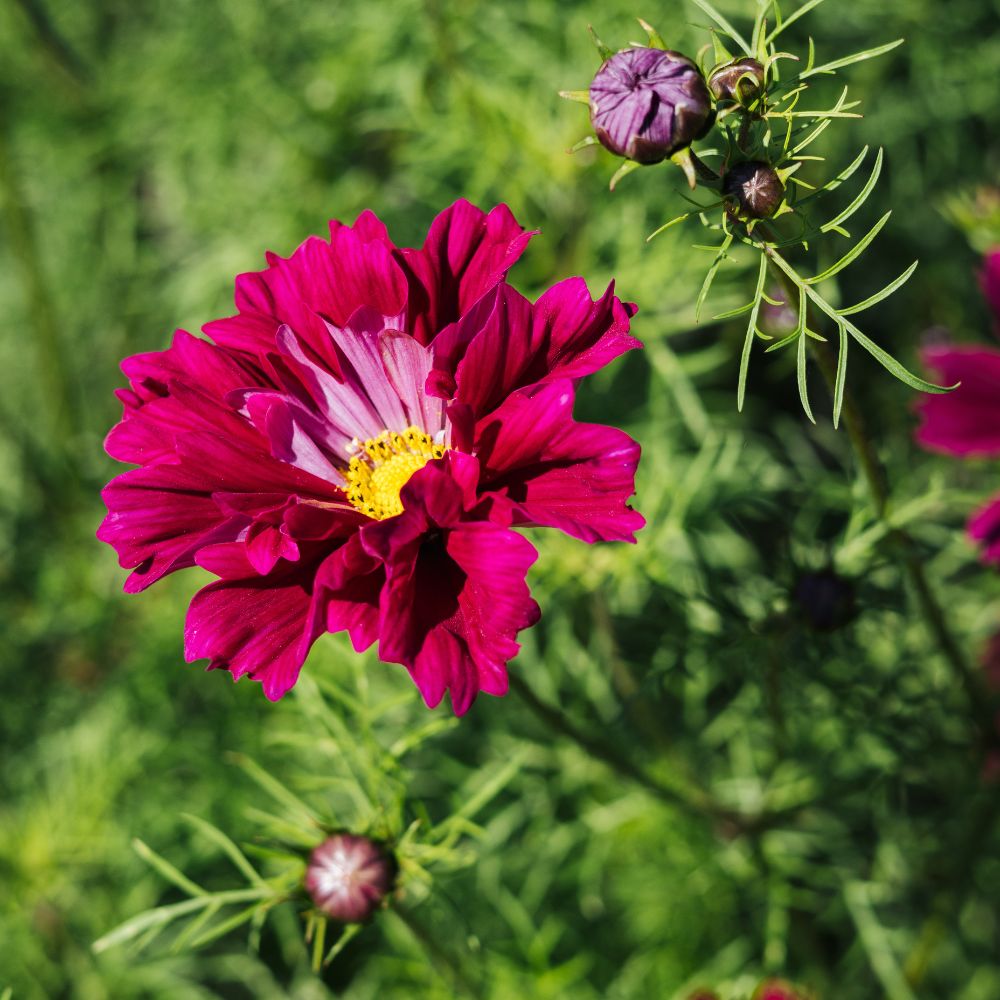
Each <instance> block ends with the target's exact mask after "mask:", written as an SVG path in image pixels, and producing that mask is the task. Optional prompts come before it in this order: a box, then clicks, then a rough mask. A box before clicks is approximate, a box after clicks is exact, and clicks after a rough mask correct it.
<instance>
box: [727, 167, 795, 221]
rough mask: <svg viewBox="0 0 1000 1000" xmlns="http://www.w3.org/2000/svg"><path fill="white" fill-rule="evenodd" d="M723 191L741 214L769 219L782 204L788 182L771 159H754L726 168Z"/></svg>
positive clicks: (736, 211) (751, 217)
mask: <svg viewBox="0 0 1000 1000" xmlns="http://www.w3.org/2000/svg"><path fill="white" fill-rule="evenodd" d="M722 193H723V194H724V195H725V196H726V197H727V198H728V199H729V200H730V202H732V203H733V207H734V210H735V213H736V215H738V216H739V217H740V218H743V219H766V218H768V217H770V216H772V215H774V213H775V212H777V210H778V209H779V208H780V206H781V202H782V199H783V198H784V197H785V185H784V184H782V183H781V178H780V177H779V176H778V174H777V171H776V170H775V169H774V167H772V166H771V165H770V164H769V163H764V162H763V161H761V160H752V161H751V162H749V163H738V164H736V166H734V167H731V168H730V169H729V170H727V171H726V175H725V177H723V179H722Z"/></svg>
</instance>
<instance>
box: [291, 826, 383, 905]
mask: <svg viewBox="0 0 1000 1000" xmlns="http://www.w3.org/2000/svg"><path fill="white" fill-rule="evenodd" d="M395 877H396V865H395V862H394V860H393V859H392V857H391V856H390V855H388V854H387V853H386V852H385V851H384V850H383V849H382V848H381V847H380V846H379V845H378V844H377V843H375V841H373V840H369V839H368V838H367V837H358V836H355V835H354V834H351V833H337V834H334V835H333V836H332V837H327V839H326V840H324V841H323V843H322V844H320V845H319V847H317V848H316V849H315V850H314V851H313V852H312V854H311V855H310V856H309V865H308V867H307V868H306V877H305V886H306V890H307V891H308V893H309V895H310V896H311V897H312V901H313V902H314V903H315V904H316V906H317V907H318V908H319V909H320V910H322V911H323V912H324V913H325V914H326V915H327V916H328V917H332V918H333V919H334V920H339V921H342V922H343V923H357V922H359V921H362V920H367V919H368V918H369V917H370V916H371V915H372V913H374V912H375V910H376V909H377V908H378V906H379V904H380V903H381V902H382V900H383V899H384V898H385V896H386V894H387V893H388V892H389V890H390V889H391V888H392V883H393V880H394V879H395Z"/></svg>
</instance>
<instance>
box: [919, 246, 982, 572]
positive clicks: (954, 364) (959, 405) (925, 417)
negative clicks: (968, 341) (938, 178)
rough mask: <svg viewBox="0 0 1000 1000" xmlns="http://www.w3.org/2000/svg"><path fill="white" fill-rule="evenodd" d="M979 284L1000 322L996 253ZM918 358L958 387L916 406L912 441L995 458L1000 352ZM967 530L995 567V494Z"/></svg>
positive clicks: (955, 350)
mask: <svg viewBox="0 0 1000 1000" xmlns="http://www.w3.org/2000/svg"><path fill="white" fill-rule="evenodd" d="M980 282H981V285H982V287H983V291H984V293H985V294H986V297H987V298H988V300H989V302H990V305H991V306H992V308H993V310H994V315H995V317H996V319H997V323H998V324H1000V249H997V250H993V251H991V252H990V253H989V254H987V256H986V260H985V262H984V266H983V270H982V272H981V274H980ZM923 358H924V362H925V364H926V365H927V367H928V368H930V369H931V370H932V371H933V372H934V374H935V376H937V378H938V380H939V381H943V383H944V384H945V385H951V384H954V383H955V382H961V385H960V386H959V387H958V388H957V389H955V390H954V391H953V392H950V393H944V394H942V395H933V396H925V397H923V398H922V399H921V400H920V401H919V402H918V404H917V407H916V408H917V412H918V414H919V415H920V418H921V421H922V422H921V425H920V427H918V428H917V432H916V438H917V442H918V443H919V444H921V445H922V446H923V447H925V448H927V449H929V450H931V451H939V452H942V453H944V454H948V455H956V456H958V457H959V458H967V457H980V458H1000V348H996V347H973V346H970V345H966V346H957V347H952V346H944V345H940V346H935V347H929V348H927V349H926V350H925V351H924V353H923ZM968 531H969V535H970V536H971V537H972V538H973V540H974V541H976V542H977V543H978V544H979V546H980V548H981V551H982V557H983V559H984V561H986V562H989V563H992V564H995V565H1000V496H996V497H994V498H993V499H992V500H990V501H989V502H988V503H986V504H985V505H984V506H982V507H981V508H979V510H977V511H976V512H975V513H974V514H973V515H972V517H971V518H970V520H969V524H968Z"/></svg>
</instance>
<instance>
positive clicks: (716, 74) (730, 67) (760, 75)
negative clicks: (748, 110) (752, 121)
mask: <svg viewBox="0 0 1000 1000" xmlns="http://www.w3.org/2000/svg"><path fill="white" fill-rule="evenodd" d="M763 86H764V67H763V66H762V65H761V64H760V63H759V62H758V61H757V60H756V59H734V60H732V62H727V63H723V64H722V65H721V66H717V67H716V68H715V69H713V70H712V72H711V73H710V74H709V76H708V89H709V90H710V91H712V96H713V97H714V98H715V99H716V100H717V101H736V102H737V103H739V104H749V103H750V102H751V101H752V100H753V99H754V98H755V97H756V96H757V95H758V94H759V93H760V91H761V88H762V87H763Z"/></svg>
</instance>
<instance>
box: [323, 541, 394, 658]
mask: <svg viewBox="0 0 1000 1000" xmlns="http://www.w3.org/2000/svg"><path fill="white" fill-rule="evenodd" d="M384 583H385V571H384V569H383V567H382V564H381V563H380V562H379V561H378V560H377V559H375V558H373V557H372V556H371V555H369V554H368V553H367V552H366V551H365V550H364V548H363V547H362V545H361V540H360V536H358V535H354V536H353V537H351V538H349V539H348V540H347V542H346V543H345V544H344V545H342V546H341V547H340V548H339V549H337V551H336V552H334V553H333V555H331V556H330V557H329V558H328V559H327V560H326V561H325V562H324V563H323V565H322V566H321V567H320V569H319V572H318V573H317V574H316V594H317V601H316V605H315V614H316V616H317V623H318V625H319V627H320V628H321V629H325V630H326V631H328V632H342V631H346V632H347V633H348V635H349V636H350V637H351V643H352V644H353V646H354V648H355V649H356V650H357V651H358V652H359V653H360V652H361V651H362V650H365V649H367V648H368V647H369V646H370V645H371V644H372V643H373V642H375V641H376V640H377V639H378V634H379V595H380V593H381V591H382V587H383V584H384Z"/></svg>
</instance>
